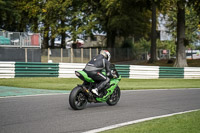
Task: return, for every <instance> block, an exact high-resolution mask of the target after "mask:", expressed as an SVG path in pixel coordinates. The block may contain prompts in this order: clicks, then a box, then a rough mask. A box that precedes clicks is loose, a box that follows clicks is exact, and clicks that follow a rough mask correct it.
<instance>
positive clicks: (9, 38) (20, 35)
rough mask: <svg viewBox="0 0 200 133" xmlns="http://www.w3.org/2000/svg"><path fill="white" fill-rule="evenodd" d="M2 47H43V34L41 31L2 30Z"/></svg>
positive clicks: (0, 34)
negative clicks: (41, 34)
mask: <svg viewBox="0 0 200 133" xmlns="http://www.w3.org/2000/svg"><path fill="white" fill-rule="evenodd" d="M0 47H20V48H23V47H38V48H41V36H40V34H39V33H27V32H10V31H5V30H0Z"/></svg>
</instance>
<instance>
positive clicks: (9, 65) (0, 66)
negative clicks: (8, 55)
mask: <svg viewBox="0 0 200 133" xmlns="http://www.w3.org/2000/svg"><path fill="white" fill-rule="evenodd" d="M14 77H15V62H0V78H14Z"/></svg>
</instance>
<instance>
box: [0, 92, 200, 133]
mask: <svg viewBox="0 0 200 133" xmlns="http://www.w3.org/2000/svg"><path fill="white" fill-rule="evenodd" d="M68 96H69V95H68V94H59V95H40V96H28V97H27V96H25V97H10V98H0V133H80V132H84V131H89V130H92V129H97V128H102V127H105V126H109V125H114V124H118V123H123V122H127V121H133V120H138V119H142V118H148V117H153V116H159V115H166V114H171V113H176V112H182V111H188V110H195V109H200V89H181V90H153V91H152V90H148V91H142V90H141V91H123V92H122V95H121V99H120V101H119V103H118V104H117V105H116V106H108V105H107V104H105V103H103V104H88V106H87V108H86V109H84V110H81V111H74V110H72V109H71V108H70V106H69V103H68V98H69V97H68Z"/></svg>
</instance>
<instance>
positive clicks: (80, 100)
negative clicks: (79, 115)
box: [69, 86, 87, 110]
mask: <svg viewBox="0 0 200 133" xmlns="http://www.w3.org/2000/svg"><path fill="white" fill-rule="evenodd" d="M69 104H70V106H71V107H72V108H73V109H74V110H81V109H84V108H85V107H86V104H87V98H86V96H85V94H84V92H83V90H82V88H81V87H80V86H77V87H75V88H74V89H73V90H72V91H71V93H70V95H69Z"/></svg>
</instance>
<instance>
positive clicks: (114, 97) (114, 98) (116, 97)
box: [106, 86, 121, 106]
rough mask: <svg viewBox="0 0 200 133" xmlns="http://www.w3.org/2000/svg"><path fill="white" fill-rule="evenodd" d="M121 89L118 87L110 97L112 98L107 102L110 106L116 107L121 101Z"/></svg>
mask: <svg viewBox="0 0 200 133" xmlns="http://www.w3.org/2000/svg"><path fill="white" fill-rule="evenodd" d="M120 95H121V92H120V88H119V87H118V86H117V87H116V88H115V90H114V92H113V94H112V95H111V96H110V98H109V99H108V100H107V101H106V103H107V104H108V105H110V106H113V105H116V104H117V103H118V101H119V99H120Z"/></svg>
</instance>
